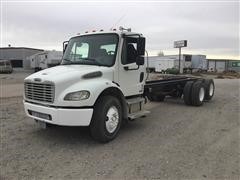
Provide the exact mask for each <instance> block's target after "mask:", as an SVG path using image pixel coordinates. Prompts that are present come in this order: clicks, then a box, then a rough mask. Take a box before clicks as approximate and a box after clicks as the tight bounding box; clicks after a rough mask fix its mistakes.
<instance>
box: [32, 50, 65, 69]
mask: <svg viewBox="0 0 240 180" xmlns="http://www.w3.org/2000/svg"><path fill="white" fill-rule="evenodd" d="M28 59H29V60H30V66H31V68H32V69H34V70H35V72H37V71H39V70H42V69H46V68H49V67H53V66H56V65H59V64H60V62H61V60H62V52H61V51H55V50H53V51H44V52H40V53H37V54H34V55H32V56H29V57H28Z"/></svg>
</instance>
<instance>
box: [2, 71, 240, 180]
mask: <svg viewBox="0 0 240 180" xmlns="http://www.w3.org/2000/svg"><path fill="white" fill-rule="evenodd" d="M25 75H26V74H25ZM23 76H24V75H23ZM23 76H22V77H23ZM18 77H19V76H18ZM11 82H12V83H11ZM21 82H22V78H20V77H19V80H17V81H16V80H15V79H12V80H11V78H10V79H8V80H7V79H6V78H5V80H4V79H1V94H2V96H1V97H2V98H1V111H0V112H1V114H0V117H1V122H0V123H1V124H0V127H1V129H0V130H1V147H0V150H1V152H0V153H1V154H0V162H1V164H0V166H1V167H0V169H1V173H0V179H79V178H82V179H96V178H97V179H106V178H108V179H146V178H147V179H236V180H237V179H240V172H239V169H240V165H239V163H240V161H239V157H240V151H239V149H240V131H239V129H240V125H239V121H240V120H239V109H240V105H239V84H240V81H239V80H237V79H231V80H227V79H217V80H215V84H216V93H215V97H214V99H213V100H212V101H211V102H209V103H205V104H204V106H202V107H188V106H185V105H184V104H183V102H182V101H177V100H174V99H167V100H166V101H165V102H163V103H151V104H150V105H149V106H148V108H149V109H150V110H151V114H149V115H148V116H147V117H145V118H140V119H138V120H136V121H135V122H132V123H129V125H127V126H126V127H124V128H122V130H121V132H120V134H119V136H118V137H117V139H115V140H114V141H112V142H110V143H108V144H99V143H96V142H94V141H93V140H92V139H91V138H90V136H89V133H88V128H70V127H55V128H51V129H46V130H43V129H40V128H39V127H37V126H36V125H35V123H34V121H33V120H31V119H30V118H28V117H26V116H25V114H24V112H23V105H22V97H21V96H20V95H21V94H22V92H21V91H22V84H21ZM15 84H17V85H15ZM11 85H14V87H11ZM11 88H13V89H11ZM18 88H19V89H18ZM3 90H4V91H3ZM4 96H5V97H6V96H7V97H10V96H16V97H10V98H5V97H4Z"/></svg>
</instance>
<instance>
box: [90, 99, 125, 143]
mask: <svg viewBox="0 0 240 180" xmlns="http://www.w3.org/2000/svg"><path fill="white" fill-rule="evenodd" d="M121 123H122V106H121V104H120V102H119V100H118V99H117V98H116V97H113V96H103V97H100V98H99V99H98V101H97V102H96V104H95V106H94V112H93V118H92V121H91V124H90V131H91V135H92V137H93V139H95V140H97V141H99V142H103V143H106V142H109V141H111V140H113V139H114V138H115V137H116V136H117V134H118V132H119V129H120V126H121Z"/></svg>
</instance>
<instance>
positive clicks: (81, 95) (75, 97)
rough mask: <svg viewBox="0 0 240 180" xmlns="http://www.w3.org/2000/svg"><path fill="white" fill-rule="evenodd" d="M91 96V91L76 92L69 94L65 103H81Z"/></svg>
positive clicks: (65, 98)
mask: <svg viewBox="0 0 240 180" xmlns="http://www.w3.org/2000/svg"><path fill="white" fill-rule="evenodd" d="M89 96H90V92H89V91H76V92H71V93H68V94H67V95H66V96H65V97H64V100H65V101H80V100H84V99H88V98H89Z"/></svg>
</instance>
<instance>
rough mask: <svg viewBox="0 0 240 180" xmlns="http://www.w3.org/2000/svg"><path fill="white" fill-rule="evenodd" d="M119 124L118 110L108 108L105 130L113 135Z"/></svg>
mask: <svg viewBox="0 0 240 180" xmlns="http://www.w3.org/2000/svg"><path fill="white" fill-rule="evenodd" d="M118 123H119V113H118V109H117V108H116V107H115V106H112V107H110V108H109V110H108V112H107V119H106V129H107V131H108V132H109V133H113V132H114V131H115V130H116V129H117V126H118Z"/></svg>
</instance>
